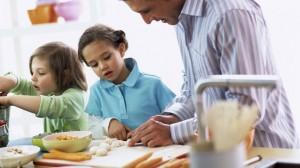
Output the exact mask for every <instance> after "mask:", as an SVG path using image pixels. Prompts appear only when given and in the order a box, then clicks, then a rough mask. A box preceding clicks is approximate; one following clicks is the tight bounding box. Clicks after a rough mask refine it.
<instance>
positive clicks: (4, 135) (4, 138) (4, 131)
mask: <svg viewBox="0 0 300 168" xmlns="http://www.w3.org/2000/svg"><path fill="white" fill-rule="evenodd" d="M9 111H10V108H9V106H1V105H0V147H5V146H6V145H7V144H8V138H9V137H8V136H9V132H8V125H9Z"/></svg>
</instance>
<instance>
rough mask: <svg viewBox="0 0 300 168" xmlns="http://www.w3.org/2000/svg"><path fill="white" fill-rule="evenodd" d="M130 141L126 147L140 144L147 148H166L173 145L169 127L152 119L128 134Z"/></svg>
mask: <svg viewBox="0 0 300 168" xmlns="http://www.w3.org/2000/svg"><path fill="white" fill-rule="evenodd" d="M129 136H130V137H131V140H130V141H129V143H128V146H134V145H135V144H136V143H137V142H141V143H142V144H144V145H145V146H148V147H157V146H167V145H170V144H173V141H172V139H171V131H170V125H168V124H164V123H162V122H160V121H156V120H154V119H153V118H151V119H150V120H148V121H147V122H146V123H144V124H143V125H141V126H140V127H138V128H137V129H135V130H134V131H131V132H130V133H129Z"/></svg>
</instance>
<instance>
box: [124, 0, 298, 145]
mask: <svg viewBox="0 0 300 168" xmlns="http://www.w3.org/2000/svg"><path fill="white" fill-rule="evenodd" d="M125 3H126V4H127V5H128V6H129V7H130V8H131V9H132V10H133V11H135V12H138V13H140V14H141V16H142V17H143V19H144V21H145V22H146V23H147V24H150V23H151V22H152V21H153V20H155V21H162V22H164V23H168V24H170V25H176V32H177V38H178V42H179V45H180V49H181V55H182V59H183V63H184V69H185V76H184V77H185V78H184V79H185V80H184V84H183V87H182V95H181V96H180V97H178V98H177V99H176V100H175V102H174V104H173V105H171V106H170V107H169V108H168V109H166V110H165V114H167V115H159V116H154V117H153V118H152V119H150V120H149V121H147V122H146V123H145V124H143V125H142V126H140V127H139V128H138V129H136V130H135V131H133V132H131V133H130V135H131V136H132V139H131V141H130V143H129V145H133V144H135V143H136V142H138V141H141V142H142V143H143V144H145V145H147V146H161V145H169V144H172V143H185V142H187V141H188V140H189V139H190V137H191V136H192V135H193V134H194V133H195V131H196V129H197V124H196V123H197V119H196V118H195V116H194V111H195V110H194V107H193V103H192V101H191V95H192V94H193V93H192V92H193V90H194V86H195V83H196V82H197V80H199V79H203V78H206V77H207V76H208V75H213V74H263V75H267V74H277V72H276V68H275V65H274V63H273V60H272V54H271V51H270V46H269V41H268V34H267V29H266V24H265V21H264V18H263V16H262V12H261V10H260V6H259V5H258V4H257V3H256V2H254V1H253V0H125ZM220 99H225V100H226V99H237V100H238V101H239V102H240V103H241V104H245V103H247V104H252V103H255V104H256V105H257V106H258V108H259V119H258V121H257V123H256V127H255V138H254V146H264V147H279V148H295V147H298V144H299V143H298V138H297V134H296V131H295V126H294V120H293V118H292V113H291V110H290V108H289V103H288V100H287V98H286V93H285V90H284V88H283V86H282V84H281V82H279V83H278V86H277V88H276V89H273V90H266V89H253V88H252V89H238V88H226V89H207V91H206V92H205V96H204V98H203V103H204V105H205V107H209V106H210V105H211V104H213V103H214V102H216V101H217V100H220Z"/></svg>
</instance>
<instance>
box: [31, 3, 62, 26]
mask: <svg viewBox="0 0 300 168" xmlns="http://www.w3.org/2000/svg"><path fill="white" fill-rule="evenodd" d="M27 13H28V16H29V18H30V21H31V24H41V23H53V22H57V15H56V13H55V11H54V5H51V4H46V5H39V6H37V7H36V8H35V9H32V10H27Z"/></svg>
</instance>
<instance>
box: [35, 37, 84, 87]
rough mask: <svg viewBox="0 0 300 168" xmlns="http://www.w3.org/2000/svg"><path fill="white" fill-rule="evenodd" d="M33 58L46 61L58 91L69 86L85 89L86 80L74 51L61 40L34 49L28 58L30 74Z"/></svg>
mask: <svg viewBox="0 0 300 168" xmlns="http://www.w3.org/2000/svg"><path fill="white" fill-rule="evenodd" d="M34 58H39V59H43V60H44V59H45V60H46V61H48V64H49V67H50V70H51V71H52V73H53V74H54V78H55V81H56V85H57V87H58V91H59V92H63V91H65V90H67V89H68V88H71V87H77V88H79V89H82V90H85V91H86V90H87V82H86V79H85V76H84V73H83V70H82V65H81V63H80V61H79V60H78V56H77V53H76V51H75V50H74V49H73V48H71V47H69V46H67V45H66V44H64V43H62V42H50V43H47V44H45V45H42V46H40V47H39V48H37V49H36V50H35V52H34V53H33V54H32V56H31V57H30V60H29V69H30V73H31V75H32V74H33V71H32V60H33V59H34Z"/></svg>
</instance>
